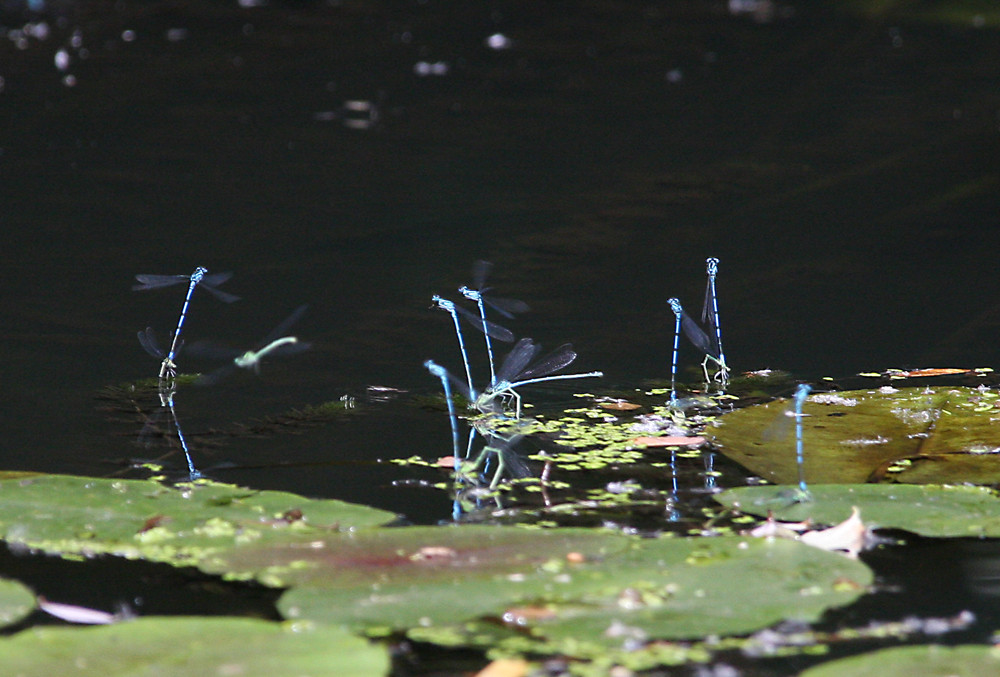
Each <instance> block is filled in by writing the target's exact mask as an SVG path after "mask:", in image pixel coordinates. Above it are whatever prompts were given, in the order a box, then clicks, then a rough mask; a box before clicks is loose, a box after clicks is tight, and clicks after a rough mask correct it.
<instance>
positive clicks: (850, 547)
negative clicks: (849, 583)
mask: <svg viewBox="0 0 1000 677" xmlns="http://www.w3.org/2000/svg"><path fill="white" fill-rule="evenodd" d="M812 525H813V523H812V521H811V520H805V521H804V522H781V521H778V520H776V519H774V515H773V514H770V513H769V514H768V516H767V521H766V522H764V523H763V524H759V525H757V526H756V527H754V528H753V529H751V530H750V531H749V532H747V533H748V534H749V535H750V536H754V537H756V538H791V539H794V540H799V541H802V542H803V543H806V544H808V545H811V546H813V547H815V548H822V549H823V550H830V551H837V550H842V551H844V552H846V553H847V554H848V556H850V557H857V556H858V553H859V552H861V550H863V549H864V545H865V536H866V534H867V531H868V530H867V529H866V528H865V525H864V524H863V523H862V522H861V513H860V512H858V509H857V508H854V509H853V510H852V511H851V516H850V517H848V518H847V519H846V520H844V521H843V522H841V523H840V524H837V525H835V526H832V527H829V528H827V529H817V530H811V527H812Z"/></svg>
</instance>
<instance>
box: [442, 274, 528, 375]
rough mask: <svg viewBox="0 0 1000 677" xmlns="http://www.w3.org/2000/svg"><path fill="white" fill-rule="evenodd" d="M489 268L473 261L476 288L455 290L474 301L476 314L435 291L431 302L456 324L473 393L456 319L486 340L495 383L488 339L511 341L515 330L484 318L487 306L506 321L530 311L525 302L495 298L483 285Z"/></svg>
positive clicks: (470, 373)
mask: <svg viewBox="0 0 1000 677" xmlns="http://www.w3.org/2000/svg"><path fill="white" fill-rule="evenodd" d="M492 268H493V264H492V263H490V262H489V261H476V262H475V264H473V267H472V280H473V284H474V285H475V287H476V288H475V289H472V288H470V287H467V286H465V285H463V286H461V287H459V288H458V291H459V292H461V294H462V295H463V296H464V297H465V298H467V299H469V300H470V301H475V302H476V305H477V307H478V309H479V317H476V316H475V315H473V314H472V313H471V312H469V311H468V310H466V309H465V308H462V307H461V306H458V305H456V304H455V303H453V302H452V301H449V300H448V299H445V298H442V297H440V296H438V295H436V294H435V295H434V296H432V297H431V301H433V302H434V304H435V305H437V307H438V308H440V309H441V310H444V311H446V312H448V313H449V314H450V315H451V319H452V322H454V324H455V335H456V336H457V337H458V347H459V350H460V351H461V352H462V364H463V365H464V366H465V377H466V381H467V382H468V385H469V393H473V394H474V393H475V388H474V387H473V385H472V368H471V366H470V363H469V354H468V352H466V350H465V339H464V338H463V337H462V326H461V324H460V323H459V321H458V318H459V317H461V318H462V319H464V320H465V321H466V322H468V323H469V324H470V325H472V326H473V327H475V328H476V329H477V330H479V331H481V332H483V337H484V338H485V340H486V355H487V357H488V358H489V363H490V385H492V384H494V383H496V380H497V377H496V370H495V367H494V361H493V343H492V341H491V340H490V339H491V338H493V339H496V340H498V341H503V342H504V343H512V342H513V341H514V333H513V332H512V331H510V330H509V329H507V328H506V327H502V326H500V325H499V324H496V323H495V322H490V321H489V320H487V319H486V306H489V307H490V308H492V309H493V310H495V311H497V312H498V313H499V314H500V315H502V316H503V317H505V318H507V319H508V320H510V319H513V318H514V315H515V314H519V313H524V312H527V311H528V310H530V308H529V307H528V304H527V303H525V302H524V301H518V300H516V299H502V298H496V297H494V296H493V295H492V294H490V292H491V291H492V290H491V288H490V287H487V286H486V277H487V276H488V275H489V273H490V270H492Z"/></svg>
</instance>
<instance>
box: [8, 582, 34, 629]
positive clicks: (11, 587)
mask: <svg viewBox="0 0 1000 677" xmlns="http://www.w3.org/2000/svg"><path fill="white" fill-rule="evenodd" d="M34 608H35V595H34V594H32V592H31V590H28V588H26V587H25V586H23V585H22V584H20V583H18V582H17V581H12V580H9V579H6V578H0V626H4V625H11V624H13V623H17V622H18V621H19V620H21V619H22V618H24V617H25V616H27V615H28V614H29V613H31V610H32V609H34Z"/></svg>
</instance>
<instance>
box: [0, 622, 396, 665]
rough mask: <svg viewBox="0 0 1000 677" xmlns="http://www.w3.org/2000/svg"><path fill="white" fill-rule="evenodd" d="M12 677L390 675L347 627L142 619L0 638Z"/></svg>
mask: <svg viewBox="0 0 1000 677" xmlns="http://www.w3.org/2000/svg"><path fill="white" fill-rule="evenodd" d="M0 655H2V656H3V671H4V674H6V675H18V676H19V677H33V676H35V675H37V676H38V677H43V676H44V677H50V676H51V675H67V674H74V675H101V676H102V677H115V676H119V675H120V676H122V677H124V676H125V675H128V677H140V676H142V675H148V676H149V677H152V676H153V675H163V674H170V675H174V676H176V677H182V676H183V675H192V676H198V677H202V676H203V675H239V676H240V677H253V676H254V675H260V676H261V677H272V676H273V675H303V676H305V675H317V676H321V675H322V676H324V677H325V676H326V675H350V676H357V677H362V676H364V677H368V676H369V675H383V674H387V673H388V670H389V657H388V654H387V652H386V650H385V649H384V648H381V647H379V646H376V645H372V644H371V643H370V642H368V641H367V640H364V639H362V638H360V637H356V636H354V635H351V634H350V633H348V632H347V631H346V630H345V629H343V628H341V627H322V626H318V627H309V626H308V625H307V624H301V623H300V624H294V625H293V624H289V623H284V624H281V623H271V622H267V621H260V620H254V619H246V618H184V617H163V618H155V617H150V618H142V619H139V620H135V621H130V622H127V623H119V624H116V625H106V626H100V627H87V628H75V627H74V628H66V627H48V628H32V629H30V630H26V631H24V632H21V633H18V634H16V635H13V636H11V637H5V638H2V639H0Z"/></svg>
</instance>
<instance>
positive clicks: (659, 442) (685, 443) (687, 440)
mask: <svg viewBox="0 0 1000 677" xmlns="http://www.w3.org/2000/svg"><path fill="white" fill-rule="evenodd" d="M631 442H632V444H644V445H646V446H647V447H699V446H701V445H703V444H705V438H704V437H701V436H699V435H696V436H694V437H680V436H677V435H673V436H667V437H636V438H635V439H634V440H632V441H631Z"/></svg>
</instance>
